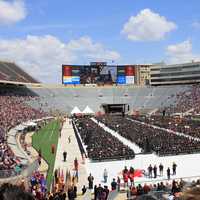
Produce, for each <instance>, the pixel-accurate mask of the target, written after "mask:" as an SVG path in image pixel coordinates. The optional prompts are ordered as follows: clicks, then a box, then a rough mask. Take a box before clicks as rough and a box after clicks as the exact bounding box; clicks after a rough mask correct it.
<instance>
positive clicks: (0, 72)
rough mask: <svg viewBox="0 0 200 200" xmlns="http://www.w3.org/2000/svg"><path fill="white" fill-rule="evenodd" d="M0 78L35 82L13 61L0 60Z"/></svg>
mask: <svg viewBox="0 0 200 200" xmlns="http://www.w3.org/2000/svg"><path fill="white" fill-rule="evenodd" d="M0 80H6V81H14V82H24V83H37V81H36V80H35V79H34V78H32V77H31V76H30V75H29V74H27V73H26V72H25V71H23V70H22V69H21V68H19V67H18V66H17V65H16V64H15V63H10V62H2V61H0Z"/></svg>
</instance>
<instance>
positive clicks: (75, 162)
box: [74, 158, 78, 171]
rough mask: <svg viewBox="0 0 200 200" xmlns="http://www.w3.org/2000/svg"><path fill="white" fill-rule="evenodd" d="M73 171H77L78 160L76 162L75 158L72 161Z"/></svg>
mask: <svg viewBox="0 0 200 200" xmlns="http://www.w3.org/2000/svg"><path fill="white" fill-rule="evenodd" d="M74 169H75V171H78V160H77V158H75V160H74Z"/></svg>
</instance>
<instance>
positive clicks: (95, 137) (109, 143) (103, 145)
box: [75, 117, 135, 160]
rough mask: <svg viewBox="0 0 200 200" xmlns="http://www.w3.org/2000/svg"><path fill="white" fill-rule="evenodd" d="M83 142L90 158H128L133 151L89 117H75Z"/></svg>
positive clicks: (132, 156)
mask: <svg viewBox="0 0 200 200" xmlns="http://www.w3.org/2000/svg"><path fill="white" fill-rule="evenodd" d="M75 124H76V126H77V128H78V131H79V133H80V136H81V138H82V141H83V143H84V144H85V145H86V146H87V154H88V157H89V158H91V159H92V160H108V159H124V158H126V159H130V158H134V157H135V154H134V152H133V151H132V150H131V149H130V148H129V147H127V146H125V145H124V144H123V143H121V142H120V141H119V140H118V139H117V138H115V137H114V136H112V135H111V134H109V133H107V132H106V131H105V130H104V129H103V128H101V127H99V126H98V124H96V123H95V122H93V121H92V120H91V119H90V118H87V117H82V118H77V119H75Z"/></svg>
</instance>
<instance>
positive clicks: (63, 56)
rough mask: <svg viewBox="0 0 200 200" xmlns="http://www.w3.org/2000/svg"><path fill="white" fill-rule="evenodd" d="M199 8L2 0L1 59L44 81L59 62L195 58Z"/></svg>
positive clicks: (147, 2) (177, 3)
mask: <svg viewBox="0 0 200 200" xmlns="http://www.w3.org/2000/svg"><path fill="white" fill-rule="evenodd" d="M2 2H3V3H2ZM199 8H200V1H199V0H190V1H184V0H174V1H173V0H168V1H164V0H123V1H122V0H109V1H108V0H101V1H97V0H96V1H95V0H84V1H83V0H10V1H5V0H2V1H1V2H0V10H3V12H2V11H0V60H11V61H14V62H16V63H18V64H19V65H20V66H22V67H23V68H24V69H25V70H26V71H27V72H29V73H31V74H32V75H33V76H35V77H36V78H38V79H39V80H42V81H45V82H59V78H60V76H59V73H60V72H61V71H60V68H61V64H62V63H71V64H76V63H77V64H81V63H82V64H85V63H88V62H90V61H92V60H93V61H96V60H98V61H99V60H101V61H104V60H105V61H107V62H111V61H112V60H115V63H120V64H127V63H131V64H134V63H154V62H160V61H165V62H167V63H171V62H175V63H178V62H188V61H191V60H199V58H200V41H199V35H200V12H199ZM1 12H2V13H1ZM104 56H105V57H104ZM104 58H105V59H104ZM50 72H52V73H50ZM55 75H57V76H59V78H56V77H55Z"/></svg>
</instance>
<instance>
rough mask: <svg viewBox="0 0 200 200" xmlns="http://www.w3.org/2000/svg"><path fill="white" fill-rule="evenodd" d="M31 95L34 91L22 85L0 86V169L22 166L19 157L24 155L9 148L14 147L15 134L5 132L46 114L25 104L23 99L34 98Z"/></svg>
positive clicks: (12, 168)
mask: <svg viewBox="0 0 200 200" xmlns="http://www.w3.org/2000/svg"><path fill="white" fill-rule="evenodd" d="M22 94H23V95H22ZM30 94H31V95H30ZM33 95H34V93H32V92H31V91H29V90H26V89H25V88H24V87H17V86H14V85H13V86H8V87H5V86H0V116H1V118H0V155H1V162H0V171H1V170H10V172H11V171H12V170H14V171H16V170H17V168H21V167H22V162H21V159H23V157H24V155H22V154H20V155H22V156H19V154H18V156H17V155H15V154H14V153H13V151H12V150H11V148H10V147H11V146H13V148H14V149H16V138H15V135H13V134H12V133H10V135H8V134H7V133H8V132H9V131H10V130H11V128H14V127H15V126H17V125H19V124H21V123H23V122H26V121H28V120H33V119H41V118H42V117H44V116H46V113H44V112H43V111H41V110H36V109H34V108H31V107H30V106H28V105H27V104H25V101H28V100H30V99H31V98H34V96H33ZM14 134H15V133H14ZM9 136H10V137H9ZM8 142H9V143H8ZM16 151H17V149H16ZM20 157H21V158H20ZM0 174H1V173H0Z"/></svg>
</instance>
